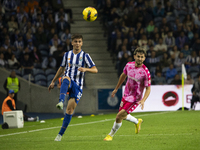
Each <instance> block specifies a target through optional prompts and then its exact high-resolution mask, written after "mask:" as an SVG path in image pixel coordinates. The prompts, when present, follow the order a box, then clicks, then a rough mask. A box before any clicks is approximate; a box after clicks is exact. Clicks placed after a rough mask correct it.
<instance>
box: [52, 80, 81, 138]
mask: <svg viewBox="0 0 200 150" xmlns="http://www.w3.org/2000/svg"><path fill="white" fill-rule="evenodd" d="M81 96H82V90H81V89H80V87H79V86H78V85H77V84H76V83H75V82H74V81H71V86H70V89H69V101H68V104H67V109H66V114H65V117H64V120H63V125H62V127H61V129H60V132H59V134H58V135H57V137H56V139H55V141H61V138H62V135H63V134H64V132H65V130H66V128H67V126H68V125H69V123H70V121H71V118H72V115H73V112H74V109H75V108H76V106H77V104H78V102H79V101H80V98H81Z"/></svg>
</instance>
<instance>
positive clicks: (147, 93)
mask: <svg viewBox="0 0 200 150" xmlns="http://www.w3.org/2000/svg"><path fill="white" fill-rule="evenodd" d="M150 92H151V86H147V87H146V91H145V93H144V97H143V98H142V100H141V101H139V103H138V104H140V106H141V109H142V110H143V108H144V102H145V101H146V99H147V98H148V97H149V94H150Z"/></svg>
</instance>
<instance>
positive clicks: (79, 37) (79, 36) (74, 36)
mask: <svg viewBox="0 0 200 150" xmlns="http://www.w3.org/2000/svg"><path fill="white" fill-rule="evenodd" d="M74 39H82V40H83V36H82V35H81V34H74V35H72V40H74Z"/></svg>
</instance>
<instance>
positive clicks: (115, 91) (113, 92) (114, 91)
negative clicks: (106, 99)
mask: <svg viewBox="0 0 200 150" xmlns="http://www.w3.org/2000/svg"><path fill="white" fill-rule="evenodd" d="M116 93H117V90H116V89H114V90H113V91H112V94H111V96H112V97H114V96H115V94H116Z"/></svg>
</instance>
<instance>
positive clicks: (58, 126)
mask: <svg viewBox="0 0 200 150" xmlns="http://www.w3.org/2000/svg"><path fill="white" fill-rule="evenodd" d="M165 113H169V112H161V113H152V114H144V115H137V116H135V117H141V116H149V115H158V114H165ZM111 120H115V118H113V119H105V120H100V121H93V122H85V123H78V124H71V125H69V126H80V125H87V124H94V123H99V122H106V121H111ZM60 127H61V126H57V127H50V128H43V129H36V130H30V131H24V132H16V133H10V134H4V135H0V137H5V136H10V135H16V134H24V133H29V132H37V131H44V130H50V129H55V128H60Z"/></svg>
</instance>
